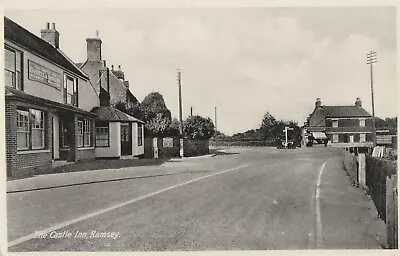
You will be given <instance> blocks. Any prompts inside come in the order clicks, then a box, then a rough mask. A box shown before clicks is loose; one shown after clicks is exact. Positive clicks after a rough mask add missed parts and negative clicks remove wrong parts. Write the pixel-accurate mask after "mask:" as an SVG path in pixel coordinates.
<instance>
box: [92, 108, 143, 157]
mask: <svg viewBox="0 0 400 256" xmlns="http://www.w3.org/2000/svg"><path fill="white" fill-rule="evenodd" d="M92 112H93V113H95V114H96V115H97V117H96V118H95V129H96V133H95V134H96V138H95V143H96V148H95V155H96V158H120V157H123V156H141V155H143V154H144V128H143V124H144V122H143V121H141V120H139V119H137V118H135V117H132V116H130V115H128V114H126V113H124V112H122V111H120V110H118V109H116V108H114V107H112V106H100V107H95V108H93V110H92Z"/></svg>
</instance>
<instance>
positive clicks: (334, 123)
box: [332, 119, 339, 127]
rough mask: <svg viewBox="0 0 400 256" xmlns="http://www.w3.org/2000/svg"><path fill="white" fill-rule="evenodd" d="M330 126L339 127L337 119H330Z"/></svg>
mask: <svg viewBox="0 0 400 256" xmlns="http://www.w3.org/2000/svg"><path fill="white" fill-rule="evenodd" d="M332 127H339V120H337V119H336V120H332Z"/></svg>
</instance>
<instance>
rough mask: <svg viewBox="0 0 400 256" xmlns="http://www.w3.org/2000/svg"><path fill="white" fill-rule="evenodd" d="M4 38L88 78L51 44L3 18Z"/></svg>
mask: <svg viewBox="0 0 400 256" xmlns="http://www.w3.org/2000/svg"><path fill="white" fill-rule="evenodd" d="M4 38H5V39H7V40H10V41H12V42H14V43H16V44H18V45H20V46H22V47H24V48H26V49H27V50H30V51H32V52H33V53H36V54H38V55H40V56H42V57H44V58H46V59H48V60H50V61H52V62H54V63H55V64H58V65H60V66H61V67H63V68H65V69H67V70H69V71H71V72H73V73H75V74H77V75H79V76H82V77H85V78H88V76H87V75H86V74H85V73H83V72H82V71H81V70H80V69H79V68H77V67H76V66H75V65H74V64H73V63H71V61H69V60H68V59H67V58H66V57H65V56H63V54H62V53H61V52H59V51H58V50H57V49H56V48H54V47H53V46H52V45H51V44H49V43H47V42H46V41H44V40H43V39H41V38H39V37H37V36H36V35H34V34H32V33H31V32H29V31H28V30H26V29H25V28H23V27H22V26H20V25H18V24H17V23H15V22H14V21H12V20H10V19H9V18H7V17H4Z"/></svg>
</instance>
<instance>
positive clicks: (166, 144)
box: [162, 138, 174, 148]
mask: <svg viewBox="0 0 400 256" xmlns="http://www.w3.org/2000/svg"><path fill="white" fill-rule="evenodd" d="M162 144H163V147H164V148H172V147H174V140H173V138H163V142H162Z"/></svg>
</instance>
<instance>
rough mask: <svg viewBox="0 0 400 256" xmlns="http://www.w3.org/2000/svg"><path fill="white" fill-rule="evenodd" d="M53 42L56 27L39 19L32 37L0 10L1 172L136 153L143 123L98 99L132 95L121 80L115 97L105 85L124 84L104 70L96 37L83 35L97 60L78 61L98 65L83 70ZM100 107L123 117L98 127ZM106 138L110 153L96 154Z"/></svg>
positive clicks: (27, 171)
mask: <svg viewBox="0 0 400 256" xmlns="http://www.w3.org/2000/svg"><path fill="white" fill-rule="evenodd" d="M88 41H91V40H88ZM92 41H93V40H92ZM59 42H60V33H59V32H58V31H57V30H56V28H55V24H54V23H52V24H51V26H50V23H47V24H46V27H45V28H44V29H42V30H41V37H38V36H36V35H34V34H32V33H31V32H29V31H28V30H26V29H24V28H23V27H21V26H20V25H18V24H16V23H15V22H14V21H12V20H10V19H8V18H7V17H4V51H5V62H4V63H5V70H4V72H5V81H4V83H5V114H6V116H5V126H6V134H5V141H6V162H7V165H6V166H7V176H25V175H29V174H37V173H40V172H41V171H42V170H44V169H48V168H51V167H52V165H53V163H54V162H55V161H69V162H76V161H80V160H87V159H94V158H96V157H108V156H111V157H120V156H122V155H132V156H134V155H142V154H143V153H144V152H143V145H141V144H143V143H142V142H141V143H139V140H140V141H141V140H142V139H141V138H143V137H144V131H143V122H141V121H140V120H137V119H136V118H134V117H130V116H128V115H126V114H123V113H122V114H121V113H120V112H118V111H116V110H115V109H114V108H113V107H112V106H108V107H107V108H106V109H105V108H104V107H102V106H101V104H100V101H101V99H100V95H101V93H100V91H103V95H106V96H107V97H106V98H107V100H108V103H107V104H108V105H110V98H113V99H114V100H120V99H123V100H125V102H128V103H131V104H133V103H132V102H134V101H135V100H136V98H135V97H134V96H133V95H132V93H130V92H129V93H127V91H129V90H127V87H126V86H124V88H122V90H120V91H121V92H122V93H120V95H119V96H118V95H117V93H116V92H118V91H117V90H112V89H110V88H112V87H111V86H110V85H111V84H112V85H113V86H114V85H115V84H118V85H124V82H125V84H128V83H127V82H126V81H123V78H122V80H121V79H118V77H117V76H116V75H115V74H114V73H113V72H107V68H105V65H104V64H105V63H104V62H102V61H101V56H97V55H96V54H101V53H100V52H98V51H97V50H98V48H96V47H97V45H96V42H97V43H98V40H94V42H95V43H94V45H92V42H88V60H93V59H96V60H98V61H87V63H86V65H97V66H98V70H96V69H93V70H95V71H93V70H92V69H88V68H86V70H87V71H86V72H88V73H86V72H84V71H82V70H81V69H80V68H79V67H78V66H77V65H76V64H75V63H73V62H72V61H71V60H70V59H69V58H68V57H67V56H66V55H65V54H64V53H63V52H62V51H61V49H60V43H59ZM92 48H94V49H95V50H94V51H92ZM100 49H101V48H100ZM88 63H89V64H88ZM121 72H122V71H121ZM104 73H106V74H107V76H105V75H104ZM96 74H97V77H99V74H100V77H102V78H101V80H100V81H99V80H95V78H94V76H95V75H96ZM102 74H103V75H102ZM119 75H120V74H119ZM114 78H115V79H114ZM91 79H93V82H92V81H91ZM116 80H117V82H113V83H110V81H116ZM102 82H103V83H102ZM102 84H104V85H106V87H107V91H105V89H104V88H103V87H104V85H102ZM100 87H102V88H103V89H102V90H101V88H100ZM110 95H111V96H110ZM118 97H119V98H118ZM104 111H105V112H107V111H108V112H111V113H114V114H115V113H118V114H117V115H116V116H117V117H121V116H123V120H116V119H115V118H114V119H113V120H108V121H110V122H111V123H112V124H111V125H109V124H108V125H107V126H105V125H103V126H100V127H99V121H100V122H102V123H104V122H103V121H105V120H102V117H104V113H103V112H104ZM114 117H115V116H114ZM117 121H119V122H117ZM110 122H108V123H110ZM115 123H119V129H111V128H110V126H112V125H114V124H115ZM125 123H127V124H128V125H127V126H128V128H127V129H125V127H126V125H125ZM121 127H123V128H124V130H123V129H121ZM122 130H123V132H122ZM132 136H133V137H132ZM136 137H137V138H136ZM124 138H127V139H124ZM105 142H107V145H105ZM122 142H124V143H122ZM96 143H100V144H101V145H100V144H99V145H96ZM128 144H129V145H128ZM139 144H140V145H139ZM110 145H113V148H110V149H109V150H108V151H109V152H111V153H112V154H104V151H107V147H110ZM123 147H124V148H126V149H127V150H125V153H124V152H123ZM113 151H116V152H117V154H115V152H113ZM102 152H103V153H102ZM118 152H119V153H118Z"/></svg>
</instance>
